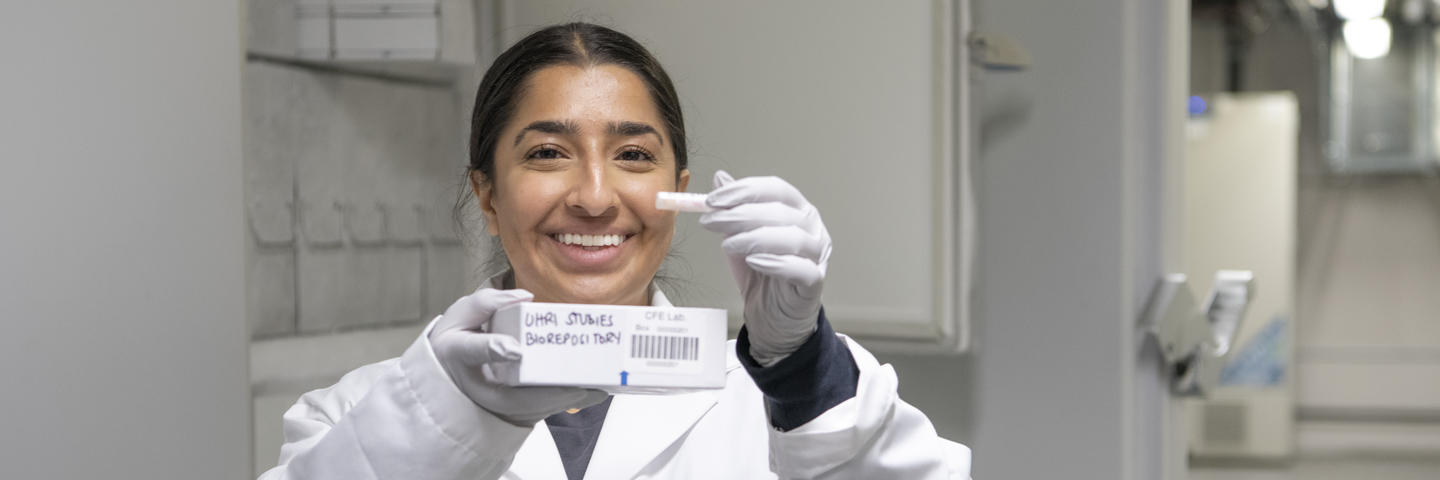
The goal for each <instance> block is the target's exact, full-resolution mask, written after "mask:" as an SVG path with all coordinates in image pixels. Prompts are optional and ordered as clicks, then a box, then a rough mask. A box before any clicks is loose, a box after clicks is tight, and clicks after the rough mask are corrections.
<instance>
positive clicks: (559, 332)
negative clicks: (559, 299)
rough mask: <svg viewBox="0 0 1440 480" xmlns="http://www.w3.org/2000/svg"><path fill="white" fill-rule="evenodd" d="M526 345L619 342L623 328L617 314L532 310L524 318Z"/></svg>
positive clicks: (574, 344)
mask: <svg viewBox="0 0 1440 480" xmlns="http://www.w3.org/2000/svg"><path fill="white" fill-rule="evenodd" d="M521 324H522V325H524V326H525V334H524V338H522V339H521V341H522V342H524V344H525V346H527V347H529V346H533V345H546V346H565V347H586V346H604V345H619V344H620V341H621V338H622V332H621V329H620V328H619V326H618V325H616V321H615V316H614V315H613V314H609V313H594V312H583V311H566V310H560V311H553V310H552V311H530V312H525V317H524V318H523V319H521Z"/></svg>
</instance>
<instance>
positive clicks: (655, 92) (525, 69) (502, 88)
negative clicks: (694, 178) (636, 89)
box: [466, 22, 688, 181]
mask: <svg viewBox="0 0 1440 480" xmlns="http://www.w3.org/2000/svg"><path fill="white" fill-rule="evenodd" d="M555 65H574V66H577V67H592V66H598V65H618V66H621V67H624V68H625V69H627V70H630V71H631V72H633V73H634V74H635V75H637V76H639V77H640V80H641V81H643V82H645V86H646V87H648V89H649V90H650V99H651V100H652V101H654V102H655V108H656V109H658V110H659V111H660V118H661V119H662V120H663V121H664V122H665V133H666V136H668V137H669V138H670V145H671V148H673V149H674V151H675V167H676V168H675V175H676V179H677V180H678V179H679V175H680V171H681V170H684V169H685V168H686V165H687V164H688V163H687V160H686V155H685V154H686V150H685V120H684V118H683V117H682V116H681V114H680V98H679V96H678V95H676V93H675V86H674V85H671V83H670V76H669V75H666V74H665V69H664V68H661V67H660V62H659V61H658V60H656V59H655V57H654V56H653V55H651V54H650V51H649V50H646V49H645V47H644V46H641V45H640V43H639V42H636V41H635V39H633V38H630V37H629V36H628V35H625V34H623V33H620V32H617V31H615V30H611V29H609V28H605V27H602V26H599V25H594V24H589V23H578V22H577V23H567V24H563V25H555V26H551V27H546V28H543V29H541V30H540V31H538V32H535V33H532V34H530V35H528V36H526V37H525V38H523V39H521V40H520V41H519V42H517V43H515V45H513V46H511V47H510V48H509V49H506V50H505V53H501V54H500V57H498V58H496V59H495V63H492V64H490V69H489V70H488V71H486V72H485V78H484V79H483V80H481V81H480V88H479V90H478V91H477V92H476V94H475V110H474V112H473V113H472V114H471V116H470V165H469V168H468V171H467V172H466V173H467V174H468V173H473V172H475V171H479V172H480V173H482V174H484V175H485V179H486V180H485V181H491V179H493V178H495V142H496V141H497V140H498V139H499V137H500V131H501V130H503V129H504V128H505V126H506V124H508V123H509V122H510V120H511V117H512V116H514V114H515V105H516V103H518V102H519V100H520V98H521V97H522V96H523V95H524V94H525V82H526V81H527V80H528V79H529V78H530V76H531V75H532V74H534V73H535V72H537V71H539V70H541V69H543V68H545V67H550V66H555Z"/></svg>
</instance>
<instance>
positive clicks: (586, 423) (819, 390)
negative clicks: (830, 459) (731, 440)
mask: <svg viewBox="0 0 1440 480" xmlns="http://www.w3.org/2000/svg"><path fill="white" fill-rule="evenodd" d="M817 322H818V325H817V328H816V329H815V333H814V334H812V335H810V338H809V339H807V340H806V341H805V343H804V344H802V345H800V348H799V349H797V350H795V352H794V353H791V354H790V355H789V356H787V357H785V358H784V359H782V360H780V361H779V362H776V363H775V364H774V365H771V366H769V367H762V366H760V364H759V363H758V362H756V361H755V359H754V358H750V332H749V331H748V330H746V329H745V327H740V335H739V337H737V338H736V339H735V354H736V356H737V357H739V359H740V365H742V366H744V367H745V371H746V372H749V373H750V378H751V379H754V380H755V385H757V386H759V387H760V392H761V393H763V394H764V395H765V410H766V411H767V412H769V413H770V424H771V425H772V426H774V427H775V428H778V429H780V430H781V431H789V430H792V429H795V428H797V427H799V426H801V425H804V424H806V423H808V422H809V421H811V420H814V419H815V417H818V416H820V414H822V413H825V411H827V410H830V409H831V408H833V407H834V406H836V405H839V404H840V402H844V401H846V400H849V399H851V398H853V397H854V396H855V388H856V385H857V383H858V382H859V379H860V367H858V366H856V365H855V358H854V357H852V356H850V347H848V346H846V345H845V342H844V341H842V340H840V337H837V336H835V330H834V329H833V328H831V327H830V321H829V320H826V319H825V309H824V308H823V307H822V308H821V309H820V317H819V319H818V321H817ZM613 399H614V397H610V398H608V399H605V401H604V402H602V403H600V404H598V405H595V406H592V407H587V408H583V409H581V410H580V411H579V412H576V413H573V414H571V413H563V412H562V413H557V414H555V415H551V416H550V417H548V418H546V419H545V426H546V427H548V428H549V429H550V435H551V436H553V437H555V448H556V449H558V450H559V451H560V459H561V461H563V462H564V463H565V476H566V477H569V479H570V480H580V479H581V478H584V477H585V470H586V469H588V468H589V466H590V456H591V455H592V454H593V453H595V442H596V441H597V440H599V438H600V428H601V427H602V426H603V424H604V423H605V414H606V413H608V412H609V411H610V401H611V400H613Z"/></svg>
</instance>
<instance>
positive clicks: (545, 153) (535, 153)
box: [525, 145, 565, 160]
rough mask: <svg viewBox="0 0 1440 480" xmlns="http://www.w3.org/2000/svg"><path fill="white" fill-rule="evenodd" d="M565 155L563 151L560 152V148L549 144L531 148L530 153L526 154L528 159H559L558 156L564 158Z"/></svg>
mask: <svg viewBox="0 0 1440 480" xmlns="http://www.w3.org/2000/svg"><path fill="white" fill-rule="evenodd" d="M564 157H565V154H564V153H562V152H560V150H557V149H555V148H554V147H551V146H548V145H541V146H540V147H538V148H536V149H534V150H531V151H530V153H527V154H525V158H526V159H536V160H554V159H557V158H564Z"/></svg>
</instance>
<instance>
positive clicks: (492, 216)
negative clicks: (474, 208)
mask: <svg viewBox="0 0 1440 480" xmlns="http://www.w3.org/2000/svg"><path fill="white" fill-rule="evenodd" d="M470 188H471V189H472V190H474V191H475V200H476V201H478V202H479V203H480V212H481V213H484V214H485V230H486V231H487V232H489V233H490V236H492V237H493V236H498V235H500V227H498V226H497V225H499V223H498V222H497V220H496V213H495V188H494V182H493V181H487V179H486V178H485V174H484V173H482V172H480V171H479V170H472V171H470Z"/></svg>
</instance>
